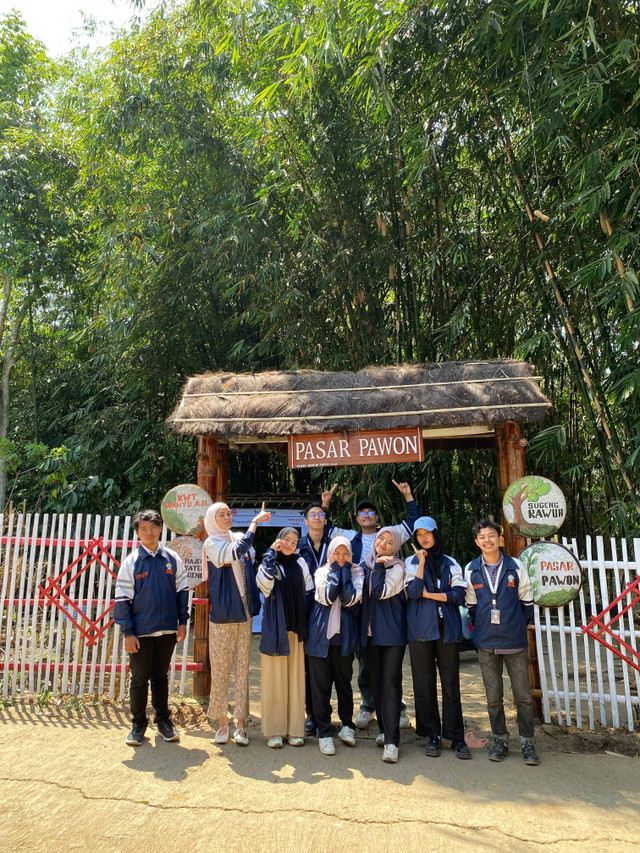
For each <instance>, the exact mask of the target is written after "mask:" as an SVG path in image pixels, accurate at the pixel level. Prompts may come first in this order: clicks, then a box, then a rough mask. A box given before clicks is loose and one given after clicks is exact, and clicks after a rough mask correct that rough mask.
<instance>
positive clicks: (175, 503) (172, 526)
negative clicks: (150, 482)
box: [161, 483, 213, 536]
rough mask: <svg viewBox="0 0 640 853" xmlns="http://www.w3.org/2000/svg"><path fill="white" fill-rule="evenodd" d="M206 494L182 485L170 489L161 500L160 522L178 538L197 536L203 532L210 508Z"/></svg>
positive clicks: (198, 489) (208, 497)
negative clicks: (178, 536)
mask: <svg viewBox="0 0 640 853" xmlns="http://www.w3.org/2000/svg"><path fill="white" fill-rule="evenodd" d="M212 503H213V501H212V500H211V498H210V496H209V494H208V492H205V490H204V489H201V488H200V486H194V485H192V484H191V483H184V484H182V485H181V486H176V487H175V488H173V489H170V490H169V491H168V492H167V494H166V495H165V496H164V497H163V499H162V509H161V512H162V520H163V521H164V523H165V524H166V525H167V527H168V528H169V530H173V532H174V533H177V534H178V535H180V536H197V535H198V533H201V532H202V531H203V530H204V517H205V515H206V514H207V509H208V508H209V507H210V506H211V504H212Z"/></svg>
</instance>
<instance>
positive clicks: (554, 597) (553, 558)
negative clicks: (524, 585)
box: [518, 542, 582, 607]
mask: <svg viewBox="0 0 640 853" xmlns="http://www.w3.org/2000/svg"><path fill="white" fill-rule="evenodd" d="M518 559H519V560H520V562H521V563H523V564H524V566H525V568H526V570H527V573H528V574H529V577H530V578H531V588H532V590H533V600H534V601H535V603H536V604H540V605H541V606H542V607H562V606H563V605H564V604H568V603H569V602H570V601H573V599H574V598H575V597H576V596H577V595H578V593H579V592H580V587H581V586H582V566H581V565H580V563H579V561H578V559H577V558H576V557H575V555H574V554H573V552H572V551H570V550H569V549H568V548H567V547H565V546H564V545H559V544H558V543H557V542H534V543H533V544H532V545H527V547H526V548H524V549H523V550H522V551H521V552H520V554H519V555H518Z"/></svg>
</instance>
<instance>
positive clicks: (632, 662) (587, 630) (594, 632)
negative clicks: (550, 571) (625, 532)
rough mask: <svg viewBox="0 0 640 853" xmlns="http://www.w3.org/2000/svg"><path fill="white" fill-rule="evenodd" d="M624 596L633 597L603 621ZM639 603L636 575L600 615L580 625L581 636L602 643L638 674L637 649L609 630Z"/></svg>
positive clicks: (639, 656)
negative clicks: (609, 641) (586, 623)
mask: <svg viewBox="0 0 640 853" xmlns="http://www.w3.org/2000/svg"><path fill="white" fill-rule="evenodd" d="M625 595H629V596H631V595H632V596H633V597H632V599H631V601H630V602H629V603H628V604H627V605H626V607H624V608H623V609H622V610H620V611H619V612H616V615H615V616H613V617H612V618H611V619H610V620H609V621H608V622H605V621H604V618H605V616H606V615H607V614H608V613H610V612H611V610H612V609H613V608H614V607H616V606H617V604H618V602H620V601H622V599H623V598H624V597H625ZM639 601H640V575H636V579H635V580H634V581H632V582H631V583H630V584H628V586H626V587H625V588H624V589H623V590H622V592H621V593H620V595H619V596H618V597H617V598H616V599H615V600H614V601H612V602H611V604H610V605H609V606H608V607H605V609H604V610H603V611H602V613H598V615H597V616H592V617H591V621H590V622H589V624H588V625H582V626H581V627H582V632H583V634H588V635H589V636H590V637H593V639H594V640H597V641H598V642H599V643H602V645H603V646H605V647H606V648H607V649H610V650H611V651H612V652H613V653H614V655H617V656H618V657H619V658H622V660H624V661H626V662H627V663H628V664H629V666H632V667H633V668H634V669H636V670H637V671H638V672H640V653H638V650H637V649H634V648H633V646H630V645H629V643H627V642H625V641H624V640H623V639H622V637H620V636H619V635H618V634H614V633H613V631H612V630H611V626H612V625H613V624H614V623H615V622H617V621H618V619H620V618H621V617H622V616H624V614H625V613H626V612H627V611H628V610H630V609H631V608H632V607H633V606H634V605H635V604H637V603H638V602H639ZM603 634H608V635H609V637H611V640H612V641H615V642H616V643H619V644H620V645H621V646H623V647H624V648H625V649H626V650H627V652H628V655H625V654H624V652H622V651H621V650H620V649H619V648H616V647H615V646H612V645H611V643H608V642H607V641H606V640H605V639H603V636H602V635H603Z"/></svg>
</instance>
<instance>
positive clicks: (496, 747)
mask: <svg viewBox="0 0 640 853" xmlns="http://www.w3.org/2000/svg"><path fill="white" fill-rule="evenodd" d="M501 532H502V530H501V527H500V525H499V524H496V522H495V521H492V520H491V519H490V518H483V519H481V520H480V521H479V522H477V524H474V526H473V536H474V539H475V541H476V545H477V546H478V548H479V549H480V552H481V554H480V556H479V557H476V559H475V560H472V562H470V563H469V564H468V566H467V567H466V569H465V579H466V581H467V593H466V604H467V607H468V608H469V614H470V616H471V619H472V621H473V632H474V633H473V639H474V642H475V644H476V646H477V648H478V659H479V661H480V669H481V671H482V679H483V681H484V689H485V691H486V694H487V711H488V712H489V722H490V723H491V731H492V733H493V738H492V743H491V746H490V749H489V758H490V760H491V761H502V759H503V758H504V757H505V755H506V754H507V752H508V751H509V733H508V731H507V724H506V720H505V716H504V701H503V694H504V690H503V683H502V670H503V665H506V667H507V672H508V674H509V680H510V681H511V689H512V690H513V695H514V696H515V700H516V707H517V711H518V731H519V733H520V744H521V747H522V757H523V758H524V762H525V764H532V765H536V764H539V763H540V762H539V759H538V754H537V752H536V749H535V743H534V739H533V735H534V732H533V699H532V698H531V689H530V686H529V655H528V651H527V623H528V622H529V620H530V619H531V617H532V615H533V594H532V592H531V581H530V580H529V575H528V573H527V570H526V569H525V567H524V566H523V565H522V563H521V562H520V561H519V560H516V559H514V558H513V557H509V556H508V555H507V554H503V553H502V552H501V551H500V535H501Z"/></svg>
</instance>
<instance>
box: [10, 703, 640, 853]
mask: <svg viewBox="0 0 640 853" xmlns="http://www.w3.org/2000/svg"><path fill="white" fill-rule="evenodd" d="M185 707H186V706H185ZM183 711H184V712H183V713H182V714H181V720H182V725H181V726H180V731H181V735H182V739H181V741H180V743H177V744H173V743H165V742H164V741H162V740H161V739H159V738H156V737H155V733H154V732H153V731H152V730H151V729H150V730H149V731H148V736H149V737H148V739H147V740H146V741H145V743H144V745H143V746H141V747H139V748H137V749H134V748H132V747H127V746H126V745H125V744H124V737H125V735H126V732H127V730H128V715H127V712H126V708H124V707H122V706H121V705H117V704H116V705H114V704H106V705H103V704H100V705H97V706H96V707H92V706H89V707H85V708H84V709H82V710H81V711H79V712H72V711H71V710H67V711H66V712H65V711H64V710H63V709H61V708H59V707H58V708H56V707H54V708H53V710H52V709H51V708H45V709H40V708H39V707H38V705H37V703H33V704H31V705H29V704H16V705H14V706H11V707H8V708H4V709H3V710H1V711H0V755H1V756H2V762H1V769H0V795H1V797H2V803H3V807H2V818H1V823H0V850H1V851H2V853H5V852H6V851H35V853H40V851H43V852H44V851H52V853H53V851H55V853H61V851H73V850H77V851H98V853H102V851H109V853H111V851H113V853H147V851H150V853H164V851H167V853H168V852H169V851H171V852H172V853H173V851H192V853H199V851H203V852H204V851H206V853H211V851H243V853H244V851H265V853H270V851H296V853H303V851H308V850H312V851H347V850H348V851H349V853H356V851H378V850H384V851H386V850H389V851H394V853H395V851H413V850H416V851H418V850H420V851H425V853H430V851H433V853H436V851H446V853H455V851H458V850H473V851H475V850H478V851H493V850H509V851H514V853H515V851H520V850H522V851H526V850H532V849H537V848H538V847H542V846H543V845H544V846H545V847H546V849H547V850H550V851H573V850H575V851H582V850H584V851H586V850H589V851H597V853H600V851H607V850H615V851H617V853H625V851H632V850H633V851H637V850H638V849H639V848H640V759H638V758H627V757H622V756H615V755H590V754H582V755H567V754H564V755H563V754H559V753H550V752H543V753H542V755H541V759H542V763H541V765H540V766H539V767H526V766H525V765H524V764H523V762H522V759H521V757H520V755H519V754H518V753H515V754H512V755H510V756H509V757H508V758H507V759H506V760H505V761H504V762H503V763H501V764H494V763H491V762H489V760H488V758H487V754H486V752H485V751H484V750H480V751H475V752H474V755H473V760H472V761H464V762H463V761H460V760H458V759H456V758H455V757H454V755H453V754H452V753H451V752H450V751H448V750H447V751H445V752H444V753H443V755H442V756H441V757H440V758H438V759H429V758H426V757H425V756H424V748H423V745H422V743H421V741H418V740H417V739H416V737H415V736H414V735H413V734H412V733H411V732H405V733H404V735H403V743H402V745H401V747H400V762H399V763H398V764H397V765H387V764H384V763H383V762H382V761H381V750H380V749H378V748H377V747H376V746H375V743H374V737H375V733H376V732H375V730H374V726H373V725H372V726H370V730H366V731H365V732H363V733H362V736H361V737H359V739H358V743H357V746H356V747H355V749H353V748H349V747H346V746H344V745H343V744H341V743H339V742H338V741H337V747H336V749H337V754H336V755H335V756H333V757H325V756H322V755H321V754H320V752H319V750H318V747H317V741H316V740H315V739H310V740H308V741H307V743H306V744H305V746H304V747H302V748H297V749H295V748H292V747H289V746H286V747H285V748H284V749H282V750H278V751H273V750H269V749H267V747H266V745H265V740H264V738H262V736H261V735H260V731H259V727H258V726H257V724H254V726H252V727H251V728H250V729H249V735H250V737H251V740H252V742H251V744H250V745H249V746H248V747H245V748H243V747H238V746H235V744H232V743H230V744H227V745H226V746H224V747H218V746H216V745H215V744H214V743H213V734H212V731H211V729H210V728H208V726H206V724H205V725H204V726H202V727H198V723H199V722H200V723H202V713H201V712H200V709H199V707H197V709H196V710H195V711H193V712H192V713H191V717H190V711H189V709H188V708H186V710H184V709H183ZM197 712H200V717H199V718H198V713H197ZM479 733H480V732H479Z"/></svg>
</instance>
